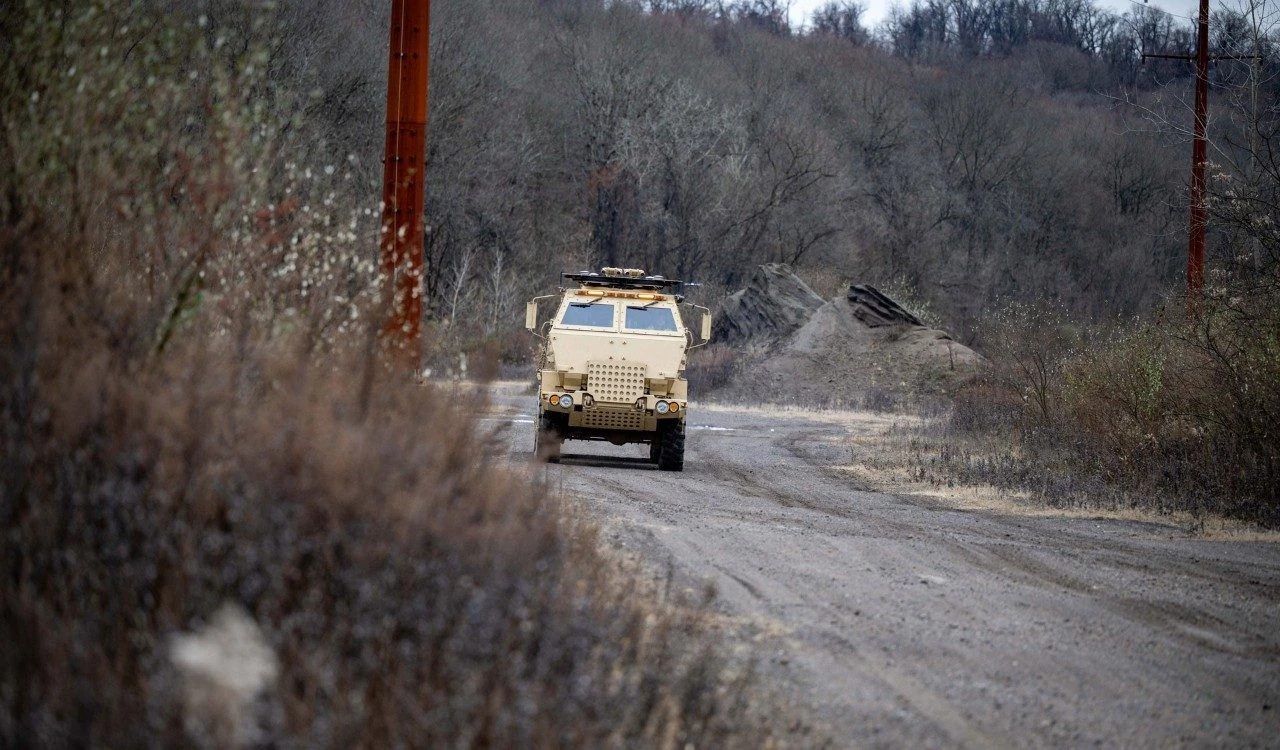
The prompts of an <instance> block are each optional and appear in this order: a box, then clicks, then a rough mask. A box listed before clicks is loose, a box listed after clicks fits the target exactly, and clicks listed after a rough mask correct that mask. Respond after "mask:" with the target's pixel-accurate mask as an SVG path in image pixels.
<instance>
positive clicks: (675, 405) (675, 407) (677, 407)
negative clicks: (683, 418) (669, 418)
mask: <svg viewBox="0 0 1280 750" xmlns="http://www.w3.org/2000/svg"><path fill="white" fill-rule="evenodd" d="M671 411H673V412H676V411H680V404H678V403H676V402H675V401H672V402H671Z"/></svg>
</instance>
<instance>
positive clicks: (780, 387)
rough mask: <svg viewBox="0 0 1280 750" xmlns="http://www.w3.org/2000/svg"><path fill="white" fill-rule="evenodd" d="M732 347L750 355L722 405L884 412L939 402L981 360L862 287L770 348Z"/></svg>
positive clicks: (751, 343) (755, 344)
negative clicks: (927, 399) (930, 399)
mask: <svg viewBox="0 0 1280 750" xmlns="http://www.w3.org/2000/svg"><path fill="white" fill-rule="evenodd" d="M796 281H797V282H798V281H799V279H797V280H796ZM800 283H803V282H800ZM806 289H807V287H806ZM744 292H745V293H747V294H746V296H748V297H749V296H750V295H751V293H752V290H751V289H750V288H748V289H746V290H743V292H739V293H738V294H739V295H743V293H744ZM735 296H737V295H735ZM738 304H739V306H741V305H742V304H745V303H744V302H739V303H738ZM754 304H757V305H758V306H759V307H762V308H766V309H767V308H768V306H769V305H768V303H767V302H764V301H762V302H757V303H754ZM740 341H741V343H740V344H739V347H740V348H743V349H746V350H752V351H754V352H755V353H754V354H752V355H750V356H748V357H747V358H746V359H744V360H742V361H741V362H740V363H739V365H738V367H737V368H736V372H735V374H734V377H733V379H732V380H731V381H730V383H729V384H728V385H727V386H725V387H724V388H723V389H721V390H720V391H719V393H718V394H717V395H719V396H720V397H722V398H725V399H727V400H742V401H758V400H764V401H774V402H793V403H800V404H812V405H823V406H834V405H839V406H846V407H876V408H884V407H889V406H892V405H893V404H895V403H898V402H900V401H904V400H906V401H912V400H915V399H917V398H919V397H921V396H945V395H947V394H949V393H950V392H951V391H952V390H953V389H954V388H955V387H956V386H957V385H959V384H960V383H962V382H964V381H966V380H968V379H969V378H971V377H973V375H974V374H975V373H976V372H977V369H978V367H979V366H980V365H981V363H982V361H983V360H982V357H981V355H979V354H977V353H976V352H974V351H973V350H972V349H970V348H969V347H967V346H965V345H964V344H961V343H959V342H957V341H955V340H953V339H952V338H951V336H950V335H948V334H947V333H946V332H945V331H940V330H938V329H936V328H929V327H928V326H925V325H923V324H921V323H920V321H919V319H918V318H916V317H915V316H914V315H912V314H911V313H910V312H909V311H907V310H906V309H905V308H903V307H902V306H901V305H899V304H898V303H897V302H894V301H893V300H892V299H891V298H889V297H888V296H886V295H884V294H882V293H881V292H879V291H877V290H876V289H875V288H874V287H869V286H864V285H852V286H850V287H849V288H848V290H847V292H846V293H845V294H843V295H839V296H837V297H836V298H834V299H832V300H831V301H829V302H826V303H824V304H823V305H822V306H820V307H819V308H817V309H816V310H814V311H813V312H812V313H811V314H810V315H809V316H808V319H807V320H806V321H805V322H804V323H803V325H801V326H799V327H798V328H797V329H796V330H795V331H794V332H793V333H792V334H791V335H789V336H786V337H783V338H774V339H772V340H771V343H770V340H764V341H762V340H760V339H745V340H740Z"/></svg>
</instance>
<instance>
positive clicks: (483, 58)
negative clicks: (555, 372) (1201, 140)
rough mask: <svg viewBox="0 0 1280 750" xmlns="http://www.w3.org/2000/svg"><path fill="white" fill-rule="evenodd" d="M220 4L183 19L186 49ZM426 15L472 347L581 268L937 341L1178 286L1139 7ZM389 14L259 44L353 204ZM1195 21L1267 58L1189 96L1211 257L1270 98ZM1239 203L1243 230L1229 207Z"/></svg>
mask: <svg viewBox="0 0 1280 750" xmlns="http://www.w3.org/2000/svg"><path fill="white" fill-rule="evenodd" d="M219 5H222V4H221V3H205V4H201V10H203V12H205V13H207V14H209V17H210V18H211V19H212V23H211V24H210V27H209V28H210V29H211V31H210V33H211V34H213V33H216V32H215V31H214V30H215V29H217V27H218V23H217V22H218V10H217V8H218V6H219ZM434 6H435V7H434V9H433V10H434V12H433V29H432V44H433V48H432V84H431V85H432V89H431V107H430V109H431V115H430V117H431V122H430V139H429V143H430V146H429V149H430V153H429V157H428V178H429V189H428V202H427V221H428V223H429V224H430V225H431V226H432V228H433V231H432V233H431V234H430V236H429V238H428V241H427V242H428V245H427V272H426V294H427V298H428V303H429V304H428V310H429V312H428V315H429V316H430V317H431V318H433V319H434V320H436V321H438V322H439V323H440V326H441V327H442V328H443V329H450V330H454V329H457V328H458V327H459V326H461V327H463V328H465V329H466V331H467V338H474V337H475V336H476V335H480V336H495V335H498V334H501V333H502V331H504V330H505V329H507V328H509V327H511V326H512V325H513V324H514V323H515V322H517V321H515V319H516V318H517V317H518V316H517V315H516V314H515V305H518V304H519V302H520V301H522V300H523V299H525V298H527V297H529V296H532V295H533V294H534V293H535V292H537V291H540V290H546V289H547V288H549V287H551V286H553V284H554V282H555V278H556V274H558V273H559V272H560V271H561V270H565V269H577V268H581V267H591V266H597V265H601V264H625V265H636V266H642V267H645V268H647V269H649V270H651V271H653V272H656V273H663V274H667V275H671V276H678V277H681V278H686V279H695V280H699V281H703V282H706V283H708V284H709V285H711V287H712V294H713V295H714V294H717V293H719V292H721V291H726V290H731V289H732V288H733V287H735V285H740V283H741V282H742V281H743V280H744V279H745V278H746V276H747V275H748V274H749V273H750V271H751V270H752V269H753V268H754V267H755V265H757V264H758V263H761V262H766V261H774V260H780V261H785V262H788V263H791V264H792V265H793V266H796V267H797V268H799V269H800V270H801V273H802V274H803V275H806V276H807V277H808V278H810V279H812V280H813V281H814V282H815V283H816V284H817V285H818V287H819V289H820V291H821V290H822V286H823V283H824V281H827V280H829V281H830V282H832V283H834V281H836V280H838V278H847V279H852V280H856V281H863V282H869V283H875V284H880V285H882V286H886V287H889V288H894V289H896V290H899V291H902V292H906V293H907V294H908V295H909V296H914V297H916V298H918V299H919V300H920V302H922V303H924V304H926V305H928V306H930V307H932V308H933V309H934V310H935V311H936V313H937V314H938V316H939V317H940V318H941V319H942V320H943V321H944V322H945V323H946V324H947V325H949V326H950V327H952V328H953V329H955V330H957V332H958V333H959V334H960V335H962V336H971V335H972V332H973V324H974V321H975V320H976V318H977V317H978V315H979V313H980V312H981V311H982V310H983V309H985V308H989V307H990V306H992V305H993V304H995V303H997V301H999V300H1018V299H1027V298H1033V297H1046V298H1049V299H1052V300H1056V301H1059V302H1060V303H1061V304H1062V305H1063V306H1065V308H1066V309H1067V310H1068V311H1069V312H1070V313H1071V314H1072V315H1073V316H1080V317H1084V318H1094V319H1096V318H1101V317H1107V316H1112V315H1116V314H1132V313H1137V312H1142V311H1145V310H1148V309H1150V308H1151V307H1152V305H1153V304H1154V303H1155V301H1156V300H1157V299H1158V298H1159V296H1160V295H1161V294H1162V293H1163V292H1164V291H1166V290H1167V289H1169V288H1170V287H1172V286H1176V284H1177V282H1178V281H1179V280H1180V278H1181V274H1182V266H1183V262H1184V261H1183V255H1184V253H1185V232H1186V221H1187V220H1186V197H1185V192H1186V191H1185V184H1186V180H1187V172H1188V169H1187V167H1188V165H1189V159H1190V157H1189V152H1190V147H1189V145H1188V141H1189V137H1188V131H1189V128H1190V124H1191V112H1190V107H1189V100H1190V88H1191V84H1192V78H1191V67H1190V65H1189V64H1188V63H1184V62H1180V61H1171V60H1152V61H1148V62H1147V63H1146V64H1144V63H1143V62H1142V60H1141V54H1142V53H1143V52H1149V53H1154V52H1158V53H1179V52H1186V51H1188V50H1189V49H1190V48H1191V46H1192V45H1193V42H1194V34H1193V29H1192V28H1191V26H1190V25H1189V24H1187V23H1185V21H1184V20H1181V19H1178V18H1175V17H1173V16H1170V15H1168V14H1166V13H1164V12H1162V11H1159V10H1157V9H1155V8H1144V7H1135V8H1134V9H1133V10H1132V11H1131V12H1128V13H1125V14H1123V15H1117V14H1114V13H1112V12H1110V11H1108V10H1105V9H1103V8H1102V7H1101V6H1099V5H1097V4H1096V3H1094V2H1091V0H951V1H944V0H929V2H916V3H913V4H912V5H910V6H906V7H901V8H899V9H898V10H897V11H896V12H895V13H894V14H893V15H892V17H891V18H890V19H889V20H888V21H887V22H886V23H885V24H884V25H883V27H882V28H880V29H877V30H868V29H866V28H864V27H863V25H862V24H861V22H860V20H859V19H860V17H861V14H860V10H859V8H858V7H857V6H856V5H854V4H852V3H831V4H829V5H828V6H827V7H826V8H824V9H822V10H820V11H819V12H818V13H817V14H816V16H815V17H814V18H813V19H812V21H811V23H810V24H808V25H807V26H806V27H805V28H804V29H800V30H798V29H792V28H790V27H789V26H788V25H787V23H786V21H785V19H786V15H785V13H784V12H783V10H784V3H781V2H778V1H777V0H753V1H751V2H737V3H719V2H710V1H709V0H649V1H648V2H604V0H561V1H555V2H541V3H527V2H519V1H517V0H481V1H479V2H460V1H458V0H440V1H439V2H437V3H435V4H434ZM385 12H386V8H385V3H382V2H376V1H374V0H366V1H365V2H361V3H348V2H336V1H330V2H317V3H309V4H306V5H305V7H303V6H295V7H286V8H284V9H282V10H281V11H280V15H279V18H278V19H276V20H275V21H274V22H273V23H276V24H278V26H279V28H276V29H275V30H274V31H273V32H272V33H274V34H275V38H276V39H278V40H279V41H278V44H276V45H275V47H274V51H273V55H272V59H271V61H270V65H271V67H272V70H273V72H274V74H275V75H276V76H278V77H280V78H283V79H287V80H289V81H293V82H296V88H297V90H299V91H305V92H311V97H310V98H309V99H306V100H305V101H304V102H303V106H305V107H306V109H307V111H308V112H309V113H310V114H311V115H312V117H311V119H312V120H313V121H314V120H317V119H318V120H320V121H322V123H323V127H324V131H325V148H326V150H327V152H328V158H329V159H331V160H332V161H334V162H337V163H340V162H342V161H343V160H346V161H347V162H350V163H352V164H354V165H356V170H355V175H356V176H355V179H354V182H348V183H345V184H344V189H348V190H350V191H351V199H352V200H358V201H368V200H370V198H371V197H372V196H376V194H377V184H378V183H377V180H378V178H379V176H380V169H381V167H380V163H379V160H380V156H381V145H380V144H381V138H382V118H383V114H384V111H383V106H384V102H383V100H382V91H383V88H382V87H383V75H384V71H385V60H384V55H385V52H384V50H385V40H384V39H383V37H384V35H385V31H384V29H385V19H384V14H385ZM1214 19H1215V20H1214V24H1213V41H1214V46H1215V49H1216V50H1219V51H1223V52H1231V53H1239V54H1242V55H1243V54H1247V55H1252V54H1253V50H1254V49H1258V50H1260V52H1261V54H1262V55H1263V58H1262V60H1261V64H1260V65H1259V66H1257V67H1254V65H1253V63H1252V61H1251V60H1234V61H1233V60H1224V61H1221V62H1218V63H1215V67H1214V70H1213V74H1212V75H1213V83H1214V95H1213V108H1214V110H1213V111H1214V114H1213V120H1212V129H1213V133H1212V135H1213V140H1214V147H1215V151H1214V156H1213V162H1214V164H1213V169H1214V172H1215V178H1214V179H1213V181H1212V182H1213V188H1214V189H1215V190H1216V191H1218V193H1219V194H1220V195H1219V198H1220V199H1221V200H1220V201H1219V202H1218V203H1217V204H1216V207H1217V209H1218V213H1219V216H1218V217H1217V218H1218V219H1219V220H1220V221H1219V222H1218V223H1217V225H1216V226H1215V227H1214V229H1215V231H1214V232H1213V236H1212V237H1211V239H1210V246H1211V248H1210V249H1211V254H1213V253H1216V256H1217V257H1216V259H1217V260H1218V261H1223V260H1225V259H1228V258H1233V257H1234V256H1235V255H1236V254H1235V253H1232V252H1231V251H1228V250H1227V249H1226V248H1227V247H1228V241H1229V240H1230V239H1231V236H1232V232H1236V233H1238V232H1239V231H1240V230H1241V228H1242V227H1243V228H1247V227H1248V226H1250V225H1256V223H1257V222H1256V221H1255V219H1258V218H1259V217H1268V218H1269V215H1270V213H1271V212H1272V211H1273V208H1274V205H1275V202H1274V200H1272V198H1273V197H1274V196H1273V194H1274V192H1275V191H1274V187H1275V180H1274V179H1269V177H1268V175H1269V174H1273V173H1272V172H1269V170H1270V165H1268V164H1263V163H1262V162H1261V161H1255V160H1252V159H1251V158H1250V157H1249V153H1250V149H1251V147H1252V148H1255V149H1256V150H1259V151H1260V152H1261V151H1265V149H1264V148H1259V139H1261V140H1262V141H1267V142H1269V137H1270V134H1271V132H1272V130H1273V129H1274V127H1275V124H1276V123H1275V117H1276V115H1275V112H1274V111H1273V107H1272V103H1273V102H1274V100H1275V97H1276V93H1277V85H1276V81H1275V80H1274V78H1275V76H1274V73H1275V71H1276V60H1275V57H1274V54H1273V50H1274V42H1273V40H1272V36H1271V29H1270V28H1269V27H1267V26H1266V24H1265V21H1264V20H1263V19H1262V16H1260V15H1258V14H1257V13H1254V15H1253V16H1251V15H1250V14H1249V11H1248V10H1247V9H1245V10H1244V11H1242V12H1239V13H1234V12H1229V11H1220V12H1215V15H1214ZM313 124H314V123H313ZM1242 189H1243V190H1245V191H1248V192H1249V193H1250V195H1251V196H1252V197H1251V198H1250V200H1249V202H1248V205H1247V208H1246V204H1245V203H1239V202H1236V203H1234V204H1232V203H1231V198H1230V195H1228V193H1229V192H1230V191H1239V190H1242ZM1254 198H1257V199H1261V202H1259V201H1257V200H1254ZM1238 209H1242V210H1245V211H1246V212H1248V213H1250V217H1251V218H1247V219H1243V220H1242V217H1240V216H1238V215H1236V214H1238V213H1239V210H1238ZM1255 214H1256V215H1255ZM1223 220H1227V221H1223ZM1264 244H1265V243H1264ZM1255 245H1256V243H1255ZM1258 252H1259V253H1263V252H1264V251H1261V250H1258ZM1260 261H1261V255H1259V258H1258V262H1260Z"/></svg>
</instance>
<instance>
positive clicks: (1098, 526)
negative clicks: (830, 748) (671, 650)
mask: <svg viewBox="0 0 1280 750" xmlns="http://www.w3.org/2000/svg"><path fill="white" fill-rule="evenodd" d="M497 403H498V406H500V407H504V414H505V416H503V417H501V418H498V419H499V421H506V422H510V423H511V431H510V433H509V434H510V439H511V443H512V451H513V458H516V459H517V460H523V456H525V455H526V453H527V452H528V451H529V450H531V448H532V429H533V428H532V417H531V416H530V415H529V410H530V409H531V408H533V404H532V403H531V402H530V399H529V397H527V396H524V397H517V396H514V395H505V396H503V395H500V396H499V397H498V400H497ZM863 429H868V428H867V426H866V425H859V424H858V423H857V418H856V417H849V416H848V415H844V417H842V418H840V419H837V418H835V417H833V418H832V419H831V420H827V419H824V418H822V417H821V416H818V417H814V416H812V415H809V416H807V417H788V416H785V415H770V414H766V413H758V412H748V411H736V412H735V411H724V410H717V411H709V410H704V411H701V412H700V411H697V410H696V408H695V409H694V410H691V417H690V421H689V431H688V435H689V437H688V449H687V455H686V462H685V471H684V472H683V473H668V472H660V471H656V470H654V469H652V468H651V467H650V466H649V465H647V464H646V463H644V462H643V461H641V460H640V459H641V457H642V456H645V455H647V449H646V448H645V447H644V446H627V447H614V446H610V445H609V444H607V443H583V442H569V443H566V444H565V454H566V455H565V458H564V460H563V461H562V463H561V464H560V465H548V466H546V467H545V469H539V470H540V471H541V470H545V471H546V472H547V473H548V478H549V479H550V480H551V481H552V482H553V483H554V484H557V485H560V486H563V487H564V489H565V490H566V491H567V492H568V493H570V494H572V495H575V496H578V497H581V498H583V500H584V501H585V503H586V505H587V507H588V508H590V509H592V511H593V512H595V513H598V515H599V518H600V521H601V523H602V526H603V528H604V529H605V533H606V539H608V540H611V543H613V544H616V545H618V546H619V547H621V548H624V549H628V550H632V551H634V552H635V553H636V554H638V555H640V556H641V557H642V558H643V559H644V560H645V561H646V563H652V564H653V565H654V566H655V567H656V568H659V569H661V568H664V567H667V566H670V567H671V568H673V569H674V570H675V571H677V574H678V575H680V576H681V577H682V578H683V579H686V580H689V581H693V582H697V581H706V580H710V581H713V582H714V584H715V585H716V587H717V589H718V591H719V595H720V597H719V605H718V606H719V607H720V608H721V609H722V611H724V612H725V613H726V614H728V615H730V616H731V617H733V618H741V620H743V621H745V622H750V623H753V629H754V630H755V631H756V632H769V633H773V634H775V635H774V636H771V637H769V638H756V639H753V640H752V641H751V643H750V644H749V647H750V648H754V649H757V651H758V652H757V653H756V654H755V657H756V658H757V659H758V661H759V663H760V664H761V666H762V668H763V670H764V672H765V674H767V675H769V676H770V679H771V680H775V679H776V682H777V683H778V684H779V685H781V686H782V688H783V689H785V690H787V691H789V692H791V693H792V694H793V697H795V698H796V699H797V700H798V701H799V702H801V703H802V704H806V705H807V706H809V707H810V710H811V711H812V712H813V714H814V716H815V720H816V722H817V723H818V724H819V726H821V727H823V728H824V729H825V730H826V731H827V732H829V733H830V734H831V736H833V737H834V738H835V739H836V741H837V743H838V744H839V745H841V746H844V745H849V746H892V747H1039V746H1045V747H1081V746H1103V747H1182V746H1186V747H1280V545H1278V544H1275V543H1268V542H1256V541H1255V542H1250V541H1212V540H1206V539H1197V538H1194V537H1189V536H1187V535H1186V534H1185V533H1182V532H1181V531H1179V530H1178V529H1177V528H1175V527H1172V526H1168V525H1163V524H1155V523H1138V522H1127V521H1114V520H1101V519H1080V518H1044V517H1019V516H1010V515H1005V514H994V513H990V514H989V513H983V512H962V511H957V510H952V509H948V508H946V507H939V506H937V505H936V504H931V503H929V502H927V501H922V500H920V499H916V498H900V497H894V496H891V495H886V494H879V493H875V492H868V491H862V490H859V489H858V488H857V487H856V486H854V485H853V484H851V483H850V481H849V480H847V479H841V478H839V477H837V476H836V475H835V474H834V473H833V472H831V471H829V470H828V468H827V467H828V466H831V465H833V464H835V463H838V462H839V461H840V459H841V457H842V456H843V457H844V460H845V461H846V462H847V460H848V452H847V451H844V452H842V448H841V445H842V442H843V441H844V440H845V439H846V438H847V437H848V436H849V435H850V434H853V433H856V432H858V431H859V430H863Z"/></svg>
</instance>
